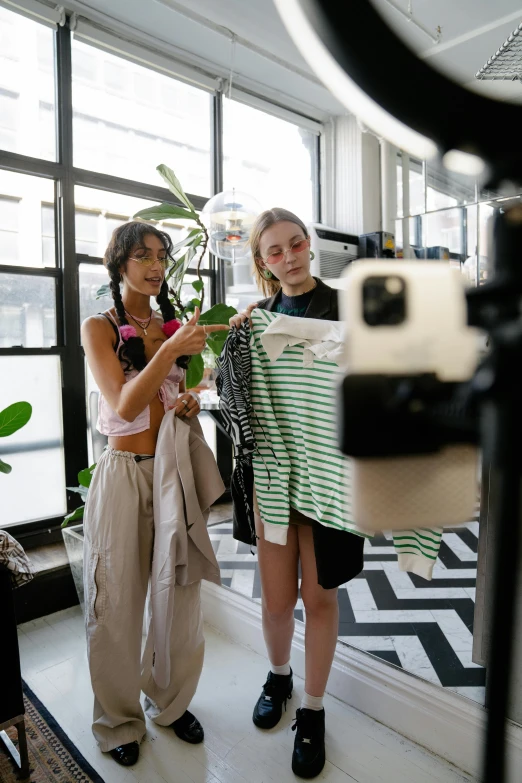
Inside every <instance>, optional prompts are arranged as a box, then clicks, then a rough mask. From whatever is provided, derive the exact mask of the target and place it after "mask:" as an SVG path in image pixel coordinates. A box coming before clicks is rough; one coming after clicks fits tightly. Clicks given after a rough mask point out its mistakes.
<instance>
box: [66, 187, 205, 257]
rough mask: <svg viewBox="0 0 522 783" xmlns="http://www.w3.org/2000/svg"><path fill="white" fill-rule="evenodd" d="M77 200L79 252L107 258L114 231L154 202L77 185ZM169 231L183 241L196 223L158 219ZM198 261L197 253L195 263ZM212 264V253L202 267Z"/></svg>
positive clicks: (171, 235)
mask: <svg viewBox="0 0 522 783" xmlns="http://www.w3.org/2000/svg"><path fill="white" fill-rule="evenodd" d="M74 198H75V203H76V252H77V253H81V254H82V255H83V254H85V255H89V256H94V257H95V258H103V255H104V253H105V250H106V248H107V245H108V244H109V240H110V238H111V235H112V232H113V231H114V229H115V228H117V227H118V226H121V225H123V223H127V221H129V220H132V219H133V216H134V215H135V214H136V212H139V210H140V209H145V208H146V207H151V206H153V204H154V202H153V201H148V200H147V199H141V198H134V197H132V196H123V195H121V194H120V193H110V192H109V191H104V190H95V189H94V188H85V187H81V186H77V187H76V188H75V190H74ZM154 225H155V226H157V227H158V228H160V229H161V230H162V231H165V232H166V233H167V234H168V235H169V236H170V238H171V239H172V241H173V242H179V241H180V240H181V239H182V238H183V236H184V235H186V234H187V233H188V231H189V230H190V229H192V228H194V225H195V224H194V223H193V222H191V221H188V220H183V219H182V218H180V219H177V218H176V220H164V221H163V222H161V223H154ZM196 263H197V257H196V258H195V259H194V260H193V262H192V265H193V266H195V264H196ZM206 267H208V255H207V257H206V258H205V259H204V261H203V263H202V268H206Z"/></svg>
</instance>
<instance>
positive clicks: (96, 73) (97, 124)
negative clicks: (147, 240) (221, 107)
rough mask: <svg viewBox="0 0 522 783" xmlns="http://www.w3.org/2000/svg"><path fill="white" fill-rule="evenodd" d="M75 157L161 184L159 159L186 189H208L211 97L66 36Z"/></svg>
mask: <svg viewBox="0 0 522 783" xmlns="http://www.w3.org/2000/svg"><path fill="white" fill-rule="evenodd" d="M72 58H73V63H72V64H73V109H74V117H73V129H74V163H75V165H76V166H79V167H80V168H85V169H90V170H94V171H102V172H104V173H107V174H114V175H115V176H118V177H125V178H126V179H132V180H136V181H138V182H148V183H152V184H155V185H161V184H163V180H162V179H161V177H160V176H159V174H158V173H157V171H156V166H158V164H160V163H166V164H167V165H168V166H170V167H171V168H172V169H174V171H175V172H176V175H177V177H178V179H179V180H180V182H181V184H182V186H183V188H184V189H185V190H186V191H187V192H188V193H195V194H197V195H202V196H206V195H210V192H211V187H210V139H211V125H210V97H209V95H208V94H207V93H206V92H204V91H203V90H198V89H197V88H196V87H191V86H189V85H186V84H182V83H181V82H178V81H176V80H175V79H171V78H170V77H168V76H164V75H163V74H160V73H156V71H152V70H149V69H147V68H144V67H143V66H141V65H136V64H134V63H132V62H129V61H127V60H123V59H122V58H119V57H116V56H114V55H112V54H108V53H106V52H102V51H101V50H99V49H95V48H94V47H91V46H88V45H87V44H83V43H81V42H79V41H74V40H73V52H72Z"/></svg>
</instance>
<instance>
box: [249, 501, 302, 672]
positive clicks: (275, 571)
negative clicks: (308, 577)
mask: <svg viewBox="0 0 522 783" xmlns="http://www.w3.org/2000/svg"><path fill="white" fill-rule="evenodd" d="M256 531H257V535H258V536H259V541H258V542H257V554H258V560H259V572H260V576H261V588H262V592H263V603H262V607H263V635H264V637H265V644H266V648H267V652H268V657H269V659H270V663H272V664H273V665H274V666H283V665H284V664H285V663H287V662H288V661H289V660H290V649H291V647H292V637H293V635H294V608H295V605H296V602H297V565H298V560H299V552H298V543H297V530H296V528H295V526H294V525H290V526H289V529H288V538H287V542H286V546H281V545H280V544H272V543H270V542H269V541H265V538H264V531H263V523H262V521H261V518H260V517H259V516H258V515H257V514H256Z"/></svg>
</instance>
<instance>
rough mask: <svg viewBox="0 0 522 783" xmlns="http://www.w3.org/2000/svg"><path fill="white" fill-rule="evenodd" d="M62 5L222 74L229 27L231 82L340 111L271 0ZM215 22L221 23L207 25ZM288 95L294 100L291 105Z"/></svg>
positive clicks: (78, 1) (92, 0)
mask: <svg viewBox="0 0 522 783" xmlns="http://www.w3.org/2000/svg"><path fill="white" fill-rule="evenodd" d="M65 6H66V7H67V8H68V9H69V10H72V11H77V12H78V13H79V14H81V15H83V16H85V17H88V18H91V19H94V21H96V20H98V21H100V22H101V23H102V24H105V26H107V27H111V26H112V27H116V25H117V23H123V24H125V25H127V26H128V27H131V28H132V29H133V31H135V33H136V36H139V34H140V32H143V33H146V34H148V35H149V36H152V37H154V38H156V39H157V40H158V43H159V46H160V47H162V48H163V49H165V47H167V48H169V47H174V48H176V49H177V50H181V51H182V52H186V53H187V60H190V57H191V56H192V57H195V58H196V60H198V61H201V63H202V65H203V66H205V65H206V66H207V68H208V70H210V72H212V73H216V74H217V75H218V76H221V77H224V78H228V76H229V73H230V68H231V64H232V43H231V39H230V33H231V32H232V33H234V34H235V35H236V36H238V37H239V38H238V41H237V43H236V45H235V51H234V83H235V84H236V86H238V87H241V86H243V87H244V88H247V89H250V90H251V91H253V92H258V93H260V94H265V95H266V96H267V97H268V98H271V99H272V100H276V101H277V100H279V101H280V102H281V103H282V104H283V105H284V106H287V107H288V108H295V109H300V110H301V112H302V113H308V114H309V116H312V117H314V116H315V117H317V119H326V118H327V116H329V115H331V114H344V113H346V110H345V109H344V107H342V106H341V104H339V103H338V102H337V101H336V99H335V98H334V97H333V96H332V95H331V94H330V93H329V92H328V90H327V89H326V88H325V87H324V86H323V85H322V84H321V83H320V82H319V80H318V79H317V78H316V77H315V75H314V74H313V72H312V71H311V69H310V68H309V66H308V65H307V64H306V63H305V61H304V60H303V58H302V57H301V55H300V54H299V52H298V51H297V49H296V47H295V46H294V44H293V43H292V41H291V39H290V37H289V35H288V33H287V32H286V29H285V28H284V26H283V23H282V22H281V20H280V17H279V15H278V13H277V11H276V8H275V6H274V4H273V2H272V0H68V1H67V0H66V2H65ZM194 17H195V18H194ZM216 26H221V28H222V29H221V30H216V29H213V27H214V28H215V27H216ZM224 28H226V29H224ZM259 49H260V50H261V51H258V50H259ZM285 64H287V66H288V67H285ZM292 97H293V98H295V99H296V100H297V101H298V103H299V105H298V106H297V105H296V106H292V103H291V98H292ZM307 107H309V108H310V111H309V112H307ZM314 109H315V112H314Z"/></svg>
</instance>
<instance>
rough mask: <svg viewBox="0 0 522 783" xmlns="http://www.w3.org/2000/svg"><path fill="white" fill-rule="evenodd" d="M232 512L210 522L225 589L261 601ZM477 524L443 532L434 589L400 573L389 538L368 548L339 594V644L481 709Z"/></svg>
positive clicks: (253, 564)
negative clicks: (474, 656) (475, 650)
mask: <svg viewBox="0 0 522 783" xmlns="http://www.w3.org/2000/svg"><path fill="white" fill-rule="evenodd" d="M230 511H231V509H230V507H228V508H227V507H221V508H220V510H219V512H217V509H216V511H213V513H212V517H211V520H210V525H211V530H210V537H211V540H212V543H213V546H214V550H215V552H216V555H217V558H218V561H219V564H220V568H221V576H222V579H223V584H225V585H226V586H228V587H230V588H231V589H232V590H235V591H236V592H238V593H241V594H243V595H247V596H248V597H249V598H252V599H253V600H255V601H260V599H261V583H260V579H259V571H258V566H257V557H256V556H255V555H252V554H251V553H250V547H249V546H247V545H245V544H241V543H239V542H237V541H235V540H234V539H233V538H232V522H231V519H230V516H231V513H230ZM216 512H217V513H216ZM227 514H228V516H227ZM477 520H478V512H477V519H475V520H473V521H471V522H468V523H467V524H466V525H463V526H462V527H459V528H454V529H447V530H446V531H445V532H444V534H443V539H442V545H441V548H440V553H439V558H438V560H437V563H436V565H435V568H434V572H433V579H432V581H431V582H428V581H426V580H425V579H422V578H421V577H418V576H415V575H414V574H408V573H404V572H401V571H399V569H398V567H397V556H396V554H395V550H394V548H393V541H392V538H391V535H383V536H375V538H373V539H372V540H370V541H367V542H366V544H365V556H364V560H365V566H364V571H363V572H362V573H361V574H360V575H359V576H358V577H357V578H356V579H354V580H352V581H351V582H349V583H348V584H346V585H343V586H342V587H341V588H339V609H340V618H339V638H340V639H341V640H342V641H344V642H346V643H348V644H350V645H352V646H354V647H358V648H360V649H363V650H366V651H367V652H370V653H372V654H373V655H376V656H378V657H379V658H382V659H384V660H385V661H388V662H389V663H392V664H394V665H396V666H400V667H402V668H403V669H405V670H406V671H409V672H412V673H413V674H416V675H418V676H419V677H422V678H424V679H426V680H430V681H431V682H434V683H436V684H438V685H442V686H443V687H444V688H448V689H450V690H452V691H455V692H457V693H461V694H462V695H464V696H467V697H468V698H471V699H474V700H475V701H478V702H480V703H482V704H483V703H484V684H485V674H486V672H485V669H483V668H482V667H481V666H477V665H476V664H474V663H473V662H472V660H471V649H472V644H473V636H472V635H473V612H474V601H475V581H476V575H477V545H478V521H477ZM303 614H304V607H303V604H302V602H301V600H300V599H299V602H298V604H297V608H296V611H295V616H296V618H297V619H299V620H303Z"/></svg>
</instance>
